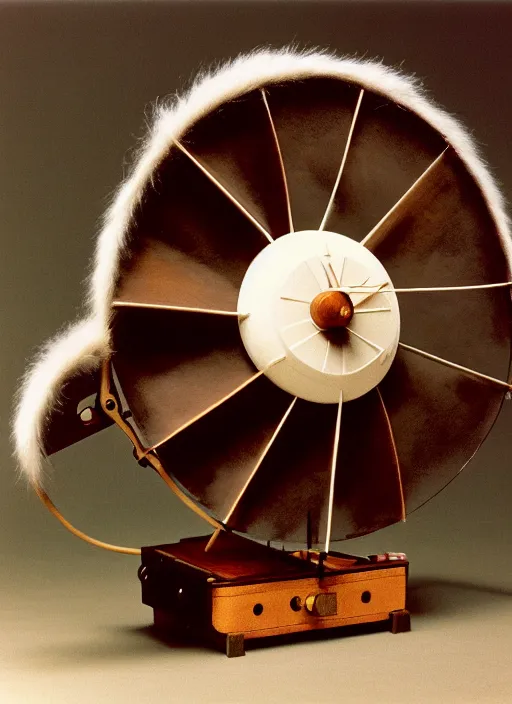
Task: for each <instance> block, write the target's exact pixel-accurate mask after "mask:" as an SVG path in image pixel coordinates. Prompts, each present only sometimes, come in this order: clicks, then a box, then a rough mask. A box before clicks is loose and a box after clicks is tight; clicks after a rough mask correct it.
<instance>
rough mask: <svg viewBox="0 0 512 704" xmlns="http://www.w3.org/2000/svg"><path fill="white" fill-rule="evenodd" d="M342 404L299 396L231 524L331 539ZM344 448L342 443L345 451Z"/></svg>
mask: <svg viewBox="0 0 512 704" xmlns="http://www.w3.org/2000/svg"><path fill="white" fill-rule="evenodd" d="M336 414H337V406H336V405H333V404H328V405H323V404H315V403H310V402H308V401H303V400H301V399H298V400H297V403H296V404H295V407H294V409H293V410H292V412H291V413H290V416H289V418H288V420H287V421H286V423H285V424H284V426H283V428H282V430H281V432H280V433H279V435H278V436H277V438H276V439H275V441H274V443H273V445H272V447H271V449H270V450H269V452H268V454H267V456H266V457H265V459H264V461H263V462H262V464H261V466H260V468H259V470H258V472H257V474H256V475H255V477H254V479H253V481H252V482H251V484H250V485H249V487H248V488H247V491H246V492H245V495H244V497H243V498H242V500H241V501H240V503H239V505H238V508H237V510H236V511H235V513H234V514H233V517H232V521H231V523H230V524H231V525H232V526H233V527H234V528H236V529H237V530H240V531H243V532H247V533H250V534H251V535H254V536H256V537H261V538H263V539H270V540H289V541H293V542H300V543H306V542H307V538H308V535H307V534H308V514H309V526H310V535H311V540H312V542H313V543H315V544H317V543H320V542H322V541H324V540H325V530H326V525H325V521H326V516H325V512H324V507H325V506H326V505H327V501H328V497H329V482H330V476H331V458H332V450H333V444H334V432H335V425H336ZM341 451H342V450H341V449H340V452H341Z"/></svg>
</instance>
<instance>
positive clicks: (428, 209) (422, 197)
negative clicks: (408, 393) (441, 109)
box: [368, 150, 511, 381]
mask: <svg viewBox="0 0 512 704" xmlns="http://www.w3.org/2000/svg"><path fill="white" fill-rule="evenodd" d="M376 234H377V236H376V237H375V238H372V239H371V240H370V241H369V242H368V246H369V247H370V248H371V249H372V250H373V251H374V253H375V255H376V256H377V257H378V258H379V259H380V261H381V262H382V263H383V264H384V266H385V267H386V269H387V271H388V273H389V275H390V277H391V279H392V281H393V284H394V286H396V287H397V288H407V287H414V288H418V287H423V286H432V287H435V286H464V285H478V284H488V283H497V282H503V281H507V280H508V279H509V275H508V269H507V262H506V259H505V255H504V253H503V249H502V246H501V243H500V241H499V238H498V235H497V233H496V228H495V225H494V223H493V221H492V220H491V217H490V215H489V212H488V209H487V207H486V205H485V203H484V201H483V198H482V195H481V194H480V192H479V190H478V189H477V187H476V186H475V184H474V183H473V181H472V179H471V178H470V177H469V175H468V174H467V172H466V171H465V169H464V168H463V166H462V165H461V163H460V161H459V159H458V157H457V156H456V154H455V153H454V152H453V151H452V150H448V151H447V152H446V153H445V154H444V156H443V158H442V159H440V160H439V161H438V163H437V165H436V167H435V168H433V169H432V170H431V171H430V172H429V174H428V178H426V179H424V180H423V182H422V183H421V185H420V186H419V187H418V188H416V189H414V190H413V191H412V192H411V194H410V197H409V198H407V199H406V201H404V203H403V204H402V206H401V207H400V208H399V209H398V211H397V212H396V213H395V214H394V215H393V217H392V218H390V219H389V221H388V222H386V223H384V224H383V227H382V231H381V232H379V233H376ZM379 240H380V241H379ZM398 296H399V305H400V316H401V335H400V339H401V341H402V342H405V343H406V344H409V345H412V346H414V347H419V348H421V349H424V350H425V351H427V352H430V353H431V354H435V355H437V356H439V357H443V358H445V359H448V360H449V361H451V362H455V363H458V364H461V365H463V366H466V367H470V368H473V369H475V370H476V371H479V372H482V373H484V374H488V375H490V376H494V377H497V378H499V379H502V380H504V381H506V379H507V374H508V365H509V357H510V342H511V331H510V322H509V321H510V313H511V307H510V292H509V290H508V289H499V288H497V289H487V290H485V289H484V290H479V291H461V292H446V293H442V292H434V293H401V294H398Z"/></svg>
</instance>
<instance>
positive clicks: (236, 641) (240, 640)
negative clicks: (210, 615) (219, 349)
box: [226, 633, 245, 658]
mask: <svg viewBox="0 0 512 704" xmlns="http://www.w3.org/2000/svg"><path fill="white" fill-rule="evenodd" d="M226 655H227V656H228V658H239V657H240V656H241V655H245V648H244V634H243V633H228V635H227V636H226Z"/></svg>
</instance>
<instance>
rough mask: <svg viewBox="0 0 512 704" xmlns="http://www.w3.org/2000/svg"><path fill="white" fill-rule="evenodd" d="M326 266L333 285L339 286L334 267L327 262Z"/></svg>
mask: <svg viewBox="0 0 512 704" xmlns="http://www.w3.org/2000/svg"><path fill="white" fill-rule="evenodd" d="M343 262H345V259H343ZM327 266H328V267H329V269H330V271H331V274H332V278H333V279H334V285H335V286H341V284H340V282H339V280H338V277H337V276H336V272H335V271H334V267H333V265H332V262H329V263H328V265H327Z"/></svg>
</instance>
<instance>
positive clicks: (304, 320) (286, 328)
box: [282, 317, 311, 332]
mask: <svg viewBox="0 0 512 704" xmlns="http://www.w3.org/2000/svg"><path fill="white" fill-rule="evenodd" d="M308 321H309V322H311V318H310V317H308V318H302V320H297V321H296V322H295V323H290V324H289V325H285V327H284V328H282V331H283V332H284V331H285V330H290V328H295V327H297V325H303V324H304V323H307V322H308Z"/></svg>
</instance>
